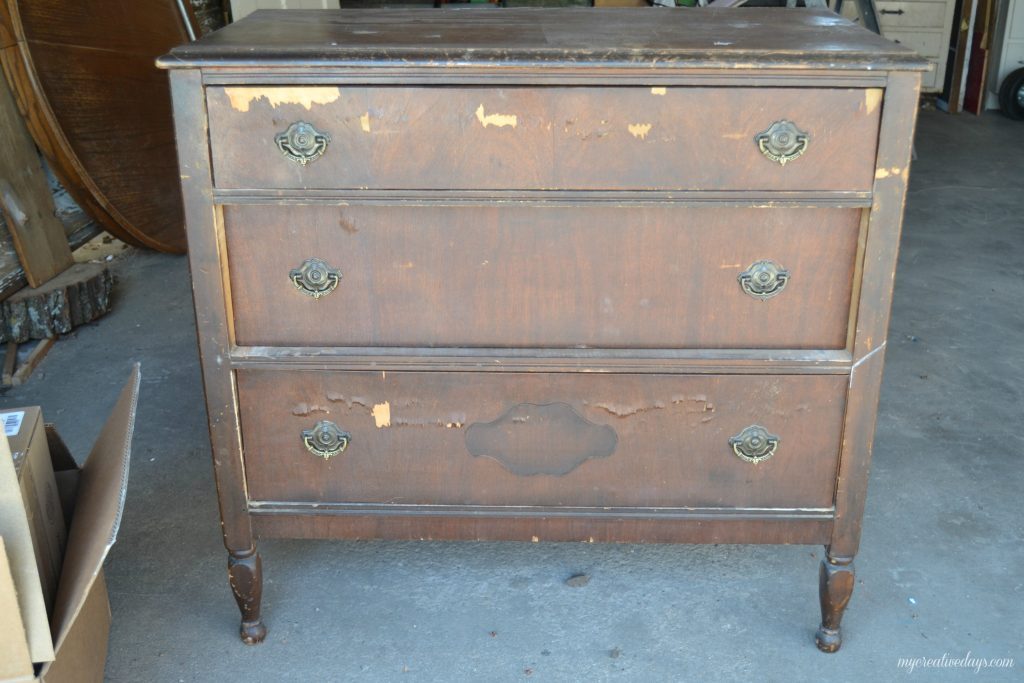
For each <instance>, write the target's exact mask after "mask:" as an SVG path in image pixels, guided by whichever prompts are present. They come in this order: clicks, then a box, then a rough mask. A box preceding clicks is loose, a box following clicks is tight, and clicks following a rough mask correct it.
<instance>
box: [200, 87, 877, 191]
mask: <svg viewBox="0 0 1024 683" xmlns="http://www.w3.org/2000/svg"><path fill="white" fill-rule="evenodd" d="M881 100H882V91H881V90H880V89H877V88H873V89H807V88H767V87H765V88H695V87H668V88H663V87H655V88H650V87H609V88H595V87H504V88H494V87H486V88H485V87H390V86H383V87H382V86H374V87H361V86H360V87H348V86H343V87H326V86H309V87H290V88H281V87H209V88H207V102H208V107H209V117H210V145H211V150H212V157H213V168H214V177H215V183H216V185H217V186H218V187H220V188H225V189H361V188H367V189H369V188H372V189H394V190H460V189H461V190H472V189H476V190H516V189H518V190H560V189H564V190H755V191H757V190H769V191H773V190H786V191H863V192H866V191H869V190H870V189H871V185H872V181H873V177H874V158H875V147H876V143H877V135H878V119H879V110H880V105H881ZM786 121H788V122H791V125H792V126H794V127H795V129H796V130H793V129H787V126H785V125H780V126H776V127H775V128H774V129H772V124H773V123H776V122H786ZM296 124H298V125H296ZM302 124H305V125H302ZM770 129H771V130H770ZM762 133H765V134H766V135H767V137H766V138H761V142H760V143H759V142H758V140H757V139H756V138H757V136H759V135H760V134H762ZM801 134H803V135H801ZM804 135H805V136H806V137H804ZM286 152H287V153H288V154H290V156H289V155H288V154H286ZM769 157H776V160H773V159H772V158H769Z"/></svg>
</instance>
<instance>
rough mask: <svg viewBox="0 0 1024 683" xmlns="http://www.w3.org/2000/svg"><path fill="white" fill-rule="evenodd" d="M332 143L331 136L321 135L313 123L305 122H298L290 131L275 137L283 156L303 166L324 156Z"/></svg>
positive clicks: (291, 126)
mask: <svg viewBox="0 0 1024 683" xmlns="http://www.w3.org/2000/svg"><path fill="white" fill-rule="evenodd" d="M330 141H331V136H330V135H328V134H327V133H321V132H320V131H318V130H317V129H316V128H314V127H313V124H312V123H306V122H305V121H296V122H295V123H293V124H292V125H290V126H288V130H286V131H285V132H283V133H278V134H277V135H275V136H274V142H275V143H276V144H277V148H278V149H279V150H281V154H283V155H285V156H286V157H288V158H289V159H291V160H292V161H294V162H296V163H299V164H302V165H303V166H305V165H306V164H308V163H309V162H311V161H316V160H317V159H319V158H320V157H321V156H323V153H324V152H326V151H327V143H328V142H330Z"/></svg>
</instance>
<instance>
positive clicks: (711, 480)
mask: <svg viewBox="0 0 1024 683" xmlns="http://www.w3.org/2000/svg"><path fill="white" fill-rule="evenodd" d="M845 384H846V382H845V378H843V377H835V376H816V377H787V376H760V377H738V376H709V377H693V376H677V377H665V376H657V375H654V376H636V375H576V374H544V373H531V374H522V373H513V374H505V375H501V374H488V375H472V376H467V375H466V374H465V373H440V372H437V373H386V374H382V373H379V372H354V373H324V372H274V371H239V372H238V390H239V406H240V414H241V420H242V430H243V432H244V434H245V445H246V450H245V463H246V483H247V485H248V490H249V495H250V497H251V499H253V500H264V501H306V502H315V501H324V502H342V503H346V502H347V503H369V502H375V503H397V504H478V505H555V506H559V505H569V506H574V505H576V506H638V505H639V506H710V507H725V508H728V507H781V508H800V507H808V508H811V507H818V508H828V507H831V505H832V493H833V490H834V488H835V474H836V463H837V459H838V447H839V433H840V423H841V420H842V415H843V409H844V405H845V391H844V389H845ZM556 403H562V404H565V405H566V406H567V407H571V411H572V412H574V413H575V414H576V417H575V418H573V417H572V416H571V415H569V414H557V415H555V416H553V417H551V419H550V420H548V422H547V424H545V425H538V424H535V422H536V421H537V420H542V419H543V417H544V415H543V413H544V410H543V407H544V406H550V405H551V404H556ZM517 408H518V410H516V411H515V412H513V413H512V414H511V415H509V416H508V419H507V420H504V421H503V422H499V424H497V425H493V426H491V427H489V429H493V430H496V431H497V432H499V433H500V434H502V435H504V436H505V438H506V439H507V451H508V452H502V447H500V446H499V447H497V448H496V449H493V450H487V451H486V452H484V453H482V454H478V455H474V454H473V453H472V452H471V446H472V444H471V443H467V441H468V440H469V439H470V438H471V434H469V432H471V431H472V430H473V429H477V430H479V429H481V428H482V427H481V425H483V424H484V423H492V422H495V421H500V420H501V418H502V417H503V416H505V415H506V413H508V412H509V411H512V410H514V409H517ZM320 420H331V421H332V422H334V423H336V424H337V425H338V426H339V427H340V428H342V429H344V430H346V431H348V432H349V433H350V434H351V435H352V440H351V443H350V444H349V446H348V448H347V449H346V450H345V451H344V452H342V453H341V454H340V455H337V456H335V457H333V458H331V459H330V460H327V461H324V460H323V459H321V458H319V457H317V456H314V455H313V454H311V453H310V452H308V451H307V450H306V448H305V446H304V445H303V442H302V438H301V433H302V431H303V430H305V429H310V428H312V427H313V426H314V425H315V424H316V422H318V421H320ZM751 424H761V425H763V426H764V427H766V428H767V429H768V430H769V431H771V432H772V433H773V434H776V435H777V436H779V437H780V445H779V449H778V451H777V452H776V454H775V455H774V456H772V457H771V458H769V459H768V460H765V461H763V462H760V463H757V464H752V463H749V462H746V461H744V460H741V459H740V458H738V457H737V456H736V455H735V454H734V453H733V452H732V449H731V447H730V446H729V443H728V440H729V437H731V436H734V435H736V434H738V433H739V432H740V431H741V430H742V429H744V428H745V427H747V426H749V425H751ZM608 427H610V428H611V429H612V430H614V433H615V435H616V437H617V442H616V443H615V444H614V451H613V452H612V453H610V454H607V451H605V450H601V448H600V446H603V445H604V442H603V441H601V440H600V437H595V438H593V439H591V438H589V436H588V437H584V435H585V434H588V433H589V432H593V431H595V430H601V429H602V428H605V429H606V428H608ZM532 429H537V430H541V431H543V433H544V434H546V436H547V438H545V439H544V440H543V442H532V441H531V440H530V435H529V434H526V435H523V436H520V435H519V434H518V433H519V432H529V431H530V430H532ZM483 436H486V434H485V435H483ZM478 440H479V441H480V443H486V442H485V441H484V440H483V437H481V438H480V439H478ZM527 444H530V445H531V446H532V447H531V448H529V449H526V452H519V451H518V450H517V448H519V447H524V448H525V446H526V445H527ZM591 444H594V445H593V450H594V453H590V452H589V451H588V450H587V449H588V448H590V447H591ZM474 450H477V452H478V453H480V451H479V450H478V449H474ZM588 455H593V457H587V456H588ZM503 458H504V459H505V460H506V462H505V463H504V464H503V462H502V459H503ZM517 458H518V460H517ZM580 458H583V459H584V461H583V462H582V464H579V465H578V466H577V467H575V469H571V471H569V472H568V473H565V474H561V475H553V474H544V473H534V470H531V469H530V468H531V466H532V467H535V468H537V469H538V470H540V469H541V465H539V464H537V461H538V460H539V461H541V462H544V463H546V464H547V465H549V466H556V465H557V466H560V465H562V464H567V467H568V465H571V464H572V463H574V462H576V461H577V460H578V459H580ZM509 460H512V461H513V462H514V463H519V465H518V466H516V465H509V464H508V461H509ZM563 461H564V463H563ZM531 463H532V464H531ZM561 469H566V468H564V467H563V468H561ZM513 470H515V471H513Z"/></svg>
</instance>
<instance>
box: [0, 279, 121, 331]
mask: <svg viewBox="0 0 1024 683" xmlns="http://www.w3.org/2000/svg"><path fill="white" fill-rule="evenodd" d="M113 285H114V280H113V277H112V276H111V275H110V271H109V270H108V269H107V267H106V266H104V265H101V264H98V263H76V264H75V265H73V266H71V267H70V268H68V269H67V270H65V271H64V272H63V273H61V274H60V275H58V276H57V277H55V278H53V279H52V280H49V281H48V282H46V283H45V284H43V286H41V287H35V288H29V287H26V288H25V289H22V290H19V291H18V292H15V293H14V294H12V295H11V296H10V297H8V298H7V299H6V300H4V301H3V302H0V342H5V341H12V342H18V343H21V342H25V341H28V340H29V339H45V338H47V337H55V336H57V335H61V334H67V333H68V332H70V331H71V330H73V329H74V328H75V327H78V326H79V325H83V324H85V323H87V322H91V321H93V320H95V319H96V318H99V317H100V316H102V315H103V314H104V313H106V312H107V311H108V310H110V292H111V289H113Z"/></svg>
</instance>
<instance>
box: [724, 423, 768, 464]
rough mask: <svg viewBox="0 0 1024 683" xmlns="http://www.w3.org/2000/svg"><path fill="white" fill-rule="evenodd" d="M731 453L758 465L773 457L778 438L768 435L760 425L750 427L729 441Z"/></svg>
mask: <svg viewBox="0 0 1024 683" xmlns="http://www.w3.org/2000/svg"><path fill="white" fill-rule="evenodd" d="M729 445H730V446H732V452H733V453H735V454H736V455H737V456H738V457H739V458H741V459H743V460H746V461H747V462H753V463H758V462H761V461H762V460H767V459H768V458H770V457H772V456H773V455H775V451H776V449H778V447H779V437H777V436H775V435H773V434H769V433H768V430H767V429H765V428H764V427H762V426H761V425H750V426H749V427H747V428H746V429H744V430H743V431H742V432H740V433H739V434H737V435H736V436H734V437H732V438H730V439H729Z"/></svg>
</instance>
